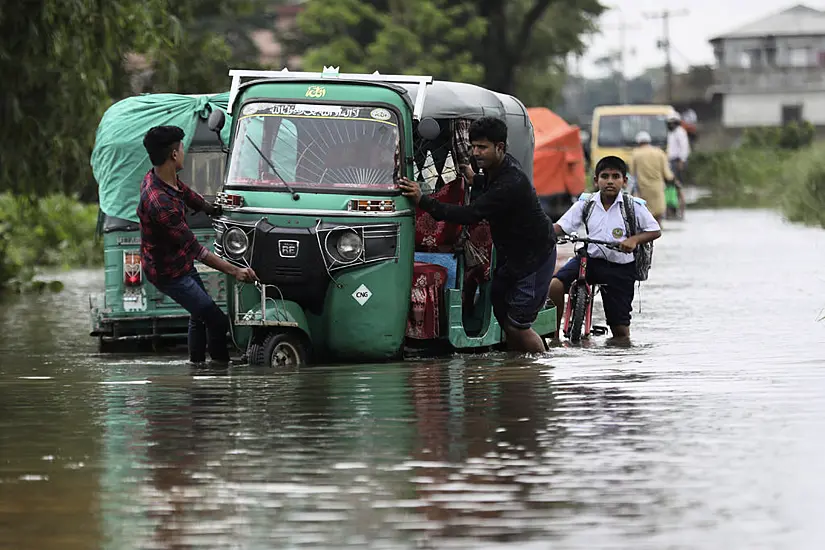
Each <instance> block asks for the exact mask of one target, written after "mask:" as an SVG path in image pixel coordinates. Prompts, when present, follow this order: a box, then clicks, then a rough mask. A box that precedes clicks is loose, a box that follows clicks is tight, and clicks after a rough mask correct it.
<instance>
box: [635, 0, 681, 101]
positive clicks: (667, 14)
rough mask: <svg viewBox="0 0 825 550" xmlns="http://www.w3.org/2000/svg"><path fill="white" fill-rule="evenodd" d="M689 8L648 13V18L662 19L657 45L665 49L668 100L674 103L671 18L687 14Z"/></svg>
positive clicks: (646, 15)
mask: <svg viewBox="0 0 825 550" xmlns="http://www.w3.org/2000/svg"><path fill="white" fill-rule="evenodd" d="M688 13H689V12H688V10H678V11H671V10H664V11H661V12H659V13H646V14H645V17H646V18H647V19H661V20H662V39H661V40H659V41H658V43H657V46H659V48H660V49H662V50H664V51H665V76H666V77H667V101H668V103H673V64H672V63H671V61H670V18H671V17H679V16H683V15H687V14H688Z"/></svg>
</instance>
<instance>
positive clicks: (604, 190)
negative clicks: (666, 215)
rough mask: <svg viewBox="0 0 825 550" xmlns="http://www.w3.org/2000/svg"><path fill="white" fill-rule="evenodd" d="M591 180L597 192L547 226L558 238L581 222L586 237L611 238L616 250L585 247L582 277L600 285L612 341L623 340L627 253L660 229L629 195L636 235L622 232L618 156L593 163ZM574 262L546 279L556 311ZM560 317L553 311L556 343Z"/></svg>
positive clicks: (630, 265) (629, 291)
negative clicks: (593, 174)
mask: <svg viewBox="0 0 825 550" xmlns="http://www.w3.org/2000/svg"><path fill="white" fill-rule="evenodd" d="M594 178H595V181H596V184H597V185H598V188H599V191H598V192H596V193H594V194H593V195H590V196H588V197H584V196H583V197H581V198H580V199H579V200H578V201H577V202H576V203H575V204H574V205H573V206H571V207H570V209H569V210H568V211H567V212H566V213H565V214H564V216H562V217H561V218H560V219H559V221H558V222H557V223H556V224H554V225H553V229H554V230H555V232H556V236H557V237H561V236H562V235H567V234H570V233H574V232H576V231H577V230H578V229H579V228H580V227H581V226H582V225H585V227H586V228H587V232H588V237H590V238H591V239H596V240H602V241H610V242H615V243H617V244H618V245H619V247H620V248H621V250H622V251H621V252H620V251H616V250H611V249H609V248H606V247H605V246H600V245H595V244H589V245H587V246H588V250H587V252H588V256H589V259H588V263H587V279H588V282H589V283H591V284H599V285H605V286H602V287H601V291H602V302H603V304H604V314H605V317H606V318H607V324H608V326H610V331H611V333H612V334H613V341H614V342H625V341H629V338H630V312H631V310H632V305H633V297H634V288H633V286H634V284H635V282H636V269H635V261H634V256H633V251H634V250H635V249H636V247H637V246H639V245H641V244H644V243H648V242H651V241H654V240H656V239H658V238H659V237H661V236H662V231H661V228H660V227H659V224H658V223H657V222H656V219H655V218H654V217H653V215H652V214H651V213H650V211H649V210H648V209H647V207H645V205H644V201H642V200H641V199H637V198H634V199H633V200H632V204H633V207H634V210H635V212H634V216H635V218H636V234H635V235H633V236H629V235H628V231H627V224H626V222H625V213H624V208H625V204H624V197H623V192H622V189H623V188H624V187H625V185H626V184H627V165H626V164H625V162H624V161H623V160H622V159H620V158H619V157H614V156H609V157H604V158H603V159H601V160H600V161H599V162H598V164H597V165H596V172H595V176H594ZM579 263H580V259H579V258H578V256H575V257H573V258H571V259H570V260H569V261H568V262H567V263H566V264H565V265H564V266H562V268H561V269H559V271H558V272H557V273H556V274H555V275H554V276H553V280H552V282H551V283H550V299H551V300H552V301H553V304H554V305H555V306H556V311H558V312H562V311H564V295H565V294H566V293H567V291H568V290H569V289H570V285H571V284H572V283H573V281H575V280H576V278H577V277H578V274H579ZM561 318H562V315H561V313H559V315H557V320H556V335H555V338H554V340H556V341H557V340H558V339H559V337H560V336H559V328H560V326H561Z"/></svg>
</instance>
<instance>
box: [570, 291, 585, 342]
mask: <svg viewBox="0 0 825 550" xmlns="http://www.w3.org/2000/svg"><path fill="white" fill-rule="evenodd" d="M587 302H588V296H587V288H585V287H584V286H580V287H578V288H576V295H575V296H574V297H573V318H572V319H571V320H570V341H571V342H573V343H575V344H577V343H579V342H581V339H582V328H583V327H584V316H585V314H586V313H587Z"/></svg>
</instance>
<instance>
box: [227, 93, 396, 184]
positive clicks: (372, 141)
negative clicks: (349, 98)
mask: <svg viewBox="0 0 825 550" xmlns="http://www.w3.org/2000/svg"><path fill="white" fill-rule="evenodd" d="M399 143H400V142H399V126H398V117H397V115H396V114H395V113H394V112H393V111H391V110H390V109H385V108H382V107H375V106H351V105H346V106H344V105H317V104H306V105H305V104H294V103H271V102H256V103H249V104H246V105H245V106H244V107H243V108H242V109H241V114H240V117H239V119H238V128H237V131H236V134H235V140H234V145H233V150H232V157H231V161H230V166H229V178H228V180H227V187H233V186H234V187H238V186H255V187H266V188H271V190H273V191H282V190H285V186H284V185H283V183H287V184H288V185H289V186H290V187H294V188H307V187H310V188H370V189H384V190H391V189H393V188H394V187H395V184H394V181H393V179H394V178H393V176H394V175H395V173H396V170H397V167H398V162H399V158H400V147H399ZM262 155H263V156H268V159H269V162H267V159H265V158H262ZM273 167H274V168H275V169H274V170H273Z"/></svg>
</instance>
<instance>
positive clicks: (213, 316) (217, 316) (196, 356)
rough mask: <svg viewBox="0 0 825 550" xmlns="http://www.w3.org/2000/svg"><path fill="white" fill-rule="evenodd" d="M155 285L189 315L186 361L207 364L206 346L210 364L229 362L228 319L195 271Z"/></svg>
mask: <svg viewBox="0 0 825 550" xmlns="http://www.w3.org/2000/svg"><path fill="white" fill-rule="evenodd" d="M155 286H156V287H157V288H158V290H160V291H161V292H163V293H164V294H166V295H167V296H169V297H170V298H172V299H173V300H174V301H175V302H177V303H178V304H179V305H180V306H181V307H182V308H183V309H185V310H186V311H188V312H189V360H190V361H192V362H193V363H202V362H204V361H206V349H207V345H208V347H209V356H210V357H212V360H213V361H223V362H226V361H229V344H228V341H227V338H226V333H227V331H228V330H229V318H228V317H227V316H226V314H225V313H224V312H223V311H221V308H219V307H218V304H216V303H215V301H214V300H213V299H212V297H211V296H209V294H208V293H207V292H206V288H205V287H204V286H203V281H202V280H201V276H200V275H199V274H198V271H197V270H196V269H194V268H193V269H192V271H190V272H189V274H188V275H184V276H183V277H178V278H177V279H172V280H171V281H167V282H163V283H158V284H156V285H155ZM207 335H208V337H207Z"/></svg>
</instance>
